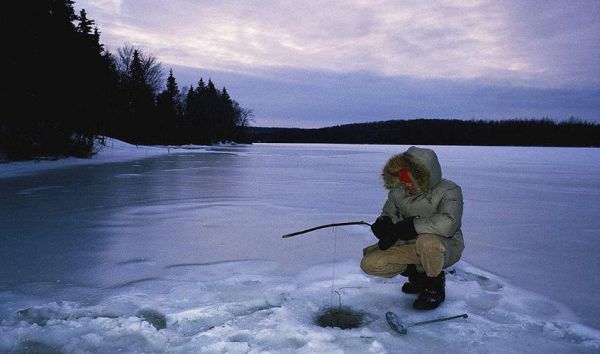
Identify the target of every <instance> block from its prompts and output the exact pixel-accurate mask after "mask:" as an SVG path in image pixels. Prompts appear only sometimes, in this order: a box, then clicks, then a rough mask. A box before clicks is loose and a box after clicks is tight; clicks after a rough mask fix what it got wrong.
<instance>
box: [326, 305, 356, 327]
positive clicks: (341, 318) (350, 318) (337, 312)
mask: <svg viewBox="0 0 600 354" xmlns="http://www.w3.org/2000/svg"><path fill="white" fill-rule="evenodd" d="M364 321H365V314H364V313H362V312H359V311H355V310H353V309H351V308H349V307H328V308H326V309H324V310H323V311H321V312H320V313H319V314H318V315H317V316H316V317H315V323H316V324H317V325H319V326H321V327H337V328H341V329H351V328H358V327H360V326H362V325H363V323H364Z"/></svg>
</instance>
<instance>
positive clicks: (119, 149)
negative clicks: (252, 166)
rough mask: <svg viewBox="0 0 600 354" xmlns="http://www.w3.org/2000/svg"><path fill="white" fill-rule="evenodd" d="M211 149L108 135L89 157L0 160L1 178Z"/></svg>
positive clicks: (96, 145)
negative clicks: (143, 142)
mask: <svg viewBox="0 0 600 354" xmlns="http://www.w3.org/2000/svg"><path fill="white" fill-rule="evenodd" d="M219 146H223V145H219ZM225 146H227V145H225ZM210 149H211V146H203V145H183V146H147V145H133V144H129V143H126V142H124V141H121V140H118V139H114V138H106V139H105V141H104V144H101V143H99V142H97V143H96V144H95V145H94V151H97V153H96V154H94V155H93V156H92V157H91V158H89V159H84V158H76V157H67V158H62V159H57V160H32V161H16V162H5V163H0V178H3V177H17V176H26V175H29V174H32V173H36V172H38V171H43V170H48V169H54V168H61V167H69V166H83V165H95V164H103V163H111V162H123V161H130V160H136V159H141V158H145V157H153V156H159V155H165V154H171V153H189V152H195V153H197V152H202V151H209V150H210Z"/></svg>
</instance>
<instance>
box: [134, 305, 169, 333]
mask: <svg viewBox="0 0 600 354" xmlns="http://www.w3.org/2000/svg"><path fill="white" fill-rule="evenodd" d="M136 316H137V317H139V318H141V319H142V320H144V321H146V322H148V323H150V324H151V325H152V326H153V327H154V328H156V329H158V330H161V329H165V328H167V318H166V317H165V315H163V314H162V313H160V312H158V311H156V310H153V309H142V310H140V311H138V313H137V314H136Z"/></svg>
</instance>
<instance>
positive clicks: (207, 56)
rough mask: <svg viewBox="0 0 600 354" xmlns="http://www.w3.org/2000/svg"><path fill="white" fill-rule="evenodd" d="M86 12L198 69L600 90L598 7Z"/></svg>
mask: <svg viewBox="0 0 600 354" xmlns="http://www.w3.org/2000/svg"><path fill="white" fill-rule="evenodd" d="M78 6H81V7H86V8H88V11H89V12H90V14H91V15H92V16H93V17H94V18H96V19H97V20H98V23H99V25H100V27H101V30H102V32H103V37H102V38H103V40H104V41H105V42H107V43H108V44H109V45H110V46H111V47H117V46H120V45H122V44H123V43H124V42H126V41H128V42H131V43H133V44H136V45H141V46H144V47H147V48H151V49H152V50H153V51H155V52H156V54H157V55H159V56H160V58H161V59H162V60H163V61H164V62H166V63H170V64H178V65H186V66H190V67H197V68H210V69H214V70H225V71H234V72H239V73H252V72H254V71H255V70H257V69H259V70H263V71H268V70H271V69H274V68H276V69H281V68H290V69H299V70H317V71H332V72H338V73H340V72H353V71H369V72H372V73H374V74H377V75H385V76H414V77H421V78H451V79H473V78H483V79H490V80H502V81H506V82H509V83H511V84H513V85H525V86H536V87H565V86H568V87H582V86H585V87H590V86H598V84H599V83H600V77H599V71H600V70H599V69H598V67H600V60H599V58H598V56H599V53H600V49H599V48H598V40H597V33H600V31H599V30H600V28H599V22H600V21H599V20H598V2H594V1H593V0H592V1H585V2H584V1H578V2H564V1H540V2H537V1H536V2H534V1H527V2H522V1H514V2H496V1H487V0H479V1H461V0H456V1H451V0H447V1H435V2H429V1H427V2H423V1H402V2H398V1H384V0H382V1H366V0H365V1H341V0H338V1H333V0H322V1H310V2H304V1H272V2H265V1H258V0H254V1H219V2H214V1H184V0H180V1H159V0H146V1H126V0H121V1H118V0H103V1H100V2H97V1H91V0H86V1H80V2H79V5H78ZM173 48H178V50H176V51H174V50H173Z"/></svg>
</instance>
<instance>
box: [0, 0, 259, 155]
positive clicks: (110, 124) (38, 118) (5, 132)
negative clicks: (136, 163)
mask: <svg viewBox="0 0 600 354" xmlns="http://www.w3.org/2000/svg"><path fill="white" fill-rule="evenodd" d="M73 4H74V2H73V1H70V0H47V1H17V2H12V3H11V7H10V9H11V11H8V9H5V10H6V11H2V13H1V15H0V16H1V20H2V26H3V31H4V32H5V36H4V37H3V38H5V40H6V42H7V43H6V44H7V45H5V46H4V48H5V50H4V57H5V58H6V59H7V61H6V62H5V64H4V67H5V69H6V70H5V72H6V74H5V79H4V80H3V104H2V106H3V113H2V114H1V115H0V160H1V157H2V155H3V156H4V157H5V158H8V159H10V160H25V159H31V158H39V157H48V156H53V157H57V156H78V157H89V156H91V155H92V154H93V152H94V151H93V144H94V141H95V140H96V139H97V137H99V136H111V137H116V138H119V139H122V140H125V141H128V142H131V143H135V144H190V143H193V144H212V143H215V142H219V141H238V142H247V141H248V137H247V135H246V132H245V128H246V127H247V126H248V123H249V120H250V119H251V117H252V112H251V111H250V110H248V109H245V108H242V107H240V105H239V104H238V103H237V102H236V101H235V100H233V99H232V98H231V97H230V96H229V93H228V92H227V89H226V88H225V87H223V88H222V89H217V88H216V87H215V84H214V82H213V81H212V80H211V79H209V80H208V82H205V81H204V80H203V79H202V78H200V80H199V81H198V84H197V86H196V87H193V86H192V87H189V88H183V89H181V90H180V89H179V87H178V84H177V82H176V79H175V77H174V75H173V72H172V71H170V72H169V74H168V76H167V77H166V80H165V73H164V70H163V67H162V64H161V63H160V62H159V61H158V59H157V58H156V57H155V56H153V55H149V54H147V53H144V52H143V51H142V50H141V49H140V48H136V47H134V46H132V45H129V44H125V45H124V46H123V47H122V48H119V49H118V53H116V54H113V53H110V52H108V51H107V50H105V49H104V46H103V45H102V44H101V43H100V31H99V29H98V27H97V26H95V22H94V20H92V19H89V18H88V16H87V14H86V12H85V10H81V11H80V12H79V14H76V13H75V11H74V8H73Z"/></svg>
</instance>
